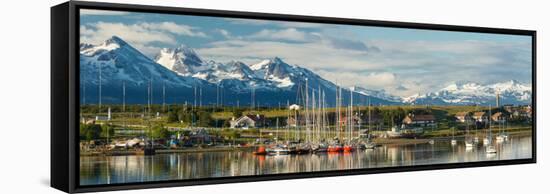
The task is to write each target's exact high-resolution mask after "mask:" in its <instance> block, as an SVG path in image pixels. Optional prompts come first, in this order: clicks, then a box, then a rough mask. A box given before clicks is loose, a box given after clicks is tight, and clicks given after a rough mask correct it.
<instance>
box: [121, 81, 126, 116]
mask: <svg viewBox="0 0 550 194" xmlns="http://www.w3.org/2000/svg"><path fill="white" fill-rule="evenodd" d="M122 112H126V81H123V82H122Z"/></svg>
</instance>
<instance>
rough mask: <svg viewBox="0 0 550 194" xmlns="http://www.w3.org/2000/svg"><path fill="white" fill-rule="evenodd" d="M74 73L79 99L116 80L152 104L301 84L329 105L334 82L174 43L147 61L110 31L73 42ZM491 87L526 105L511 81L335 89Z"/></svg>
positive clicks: (272, 101) (269, 93) (106, 97)
mask: <svg viewBox="0 0 550 194" xmlns="http://www.w3.org/2000/svg"><path fill="white" fill-rule="evenodd" d="M100 74H101V76H100ZM100 77H101V84H99V79H100ZM80 78H81V81H80V87H81V97H82V99H81V100H84V98H85V99H86V100H88V103H95V102H97V101H98V99H99V96H100V95H99V91H100V90H99V88H100V85H101V91H102V92H101V93H102V94H101V97H102V100H103V102H104V103H120V102H121V101H122V93H123V92H122V90H123V84H124V86H125V87H124V88H125V89H126V95H127V96H131V98H128V99H127V100H126V102H127V103H146V102H147V101H148V100H149V98H150V97H148V96H149V93H151V94H150V95H151V96H152V97H151V98H152V99H151V100H152V101H153V102H154V103H159V102H160V100H161V99H166V100H167V102H168V103H170V102H176V103H181V102H184V101H187V102H194V101H200V102H201V103H202V102H203V104H212V103H218V102H219V101H220V98H222V97H218V96H223V101H224V102H223V103H226V104H237V103H240V104H242V105H246V104H247V103H248V104H250V103H251V102H252V97H251V96H254V97H255V99H256V100H255V103H259V104H262V105H267V106H270V105H271V106H273V105H277V104H281V103H286V102H287V101H288V102H290V103H303V101H304V99H302V98H303V97H304V92H305V91H306V90H305V88H306V84H307V88H308V89H307V92H308V94H310V95H311V96H313V93H315V92H316V93H317V97H319V96H318V95H319V91H323V92H324V93H325V98H326V99H325V100H326V101H327V104H328V105H329V106H330V105H334V101H335V95H336V90H337V88H338V86H336V84H334V83H332V82H330V81H328V80H326V79H324V78H323V77H321V76H319V75H318V74H316V73H315V72H313V71H311V70H309V69H307V68H304V67H300V66H298V65H291V64H288V63H286V62H285V61H283V60H282V59H281V58H279V57H273V58H269V59H265V60H262V61H260V62H258V63H255V64H249V65H247V64H245V63H243V62H240V61H230V62H227V63H220V62H216V61H212V60H205V59H204V58H202V57H200V56H199V55H198V53H196V52H195V51H194V50H193V49H192V48H190V47H188V46H185V45H182V46H179V47H177V48H173V49H168V48H165V49H162V50H160V51H159V54H158V55H157V56H156V57H155V60H152V59H150V58H148V57H147V56H145V55H143V54H142V53H141V52H140V51H138V50H137V49H135V48H134V47H132V46H131V45H130V44H128V43H126V42H125V41H123V40H122V39H120V38H119V37H116V36H113V37H112V38H110V39H108V40H105V41H104V42H103V43H101V44H97V45H92V44H86V43H82V44H81V45H80ZM150 85H151V86H150ZM150 87H151V92H150V91H149V90H150V89H149V88H150ZM220 88H221V89H220ZM164 90H166V91H164ZM197 90H198V91H197ZM350 91H351V92H350ZM497 91H498V92H499V93H500V98H501V102H502V104H507V103H511V104H528V103H530V100H531V85H530V84H522V83H519V82H517V81H514V80H512V81H507V82H502V83H495V84H490V85H480V84H476V83H462V84H451V85H449V86H447V87H445V88H443V89H441V90H439V91H437V92H432V93H428V94H417V95H414V96H410V97H405V98H401V97H397V96H393V95H390V94H388V93H386V92H385V91H384V90H372V89H366V88H361V87H352V88H349V89H348V88H345V89H343V103H344V104H345V103H348V102H349V99H350V95H354V103H356V104H365V103H367V101H370V102H371V103H372V104H445V105H449V104H456V105H465V104H489V103H492V102H494V101H495V95H496V93H497ZM197 92H198V94H197ZM252 92H254V94H253V95H251V94H252ZM163 93H165V94H166V96H162V94H163ZM197 98H200V99H198V100H197Z"/></svg>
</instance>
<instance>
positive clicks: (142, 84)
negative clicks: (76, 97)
mask: <svg viewBox="0 0 550 194" xmlns="http://www.w3.org/2000/svg"><path fill="white" fill-rule="evenodd" d="M100 79H101V88H102V98H103V99H102V100H103V101H104V102H105V103H108V102H118V101H120V98H121V95H122V87H123V84H124V86H125V88H126V90H127V93H128V94H129V95H134V96H138V98H139V96H147V90H148V89H147V88H148V87H149V85H150V82H151V85H152V87H153V90H158V89H160V88H162V87H163V86H164V87H166V88H180V89H181V88H191V87H192V86H193V85H205V86H204V87H212V86H208V84H207V83H206V82H204V81H203V80H201V79H197V78H193V77H183V76H179V75H178V74H176V73H175V72H173V71H171V70H169V69H167V68H165V67H163V66H161V65H159V64H158V63H156V62H154V61H152V60H151V59H150V58H148V57H147V56H145V55H143V54H142V53H141V52H139V51H138V50H137V49H135V48H133V47H132V46H131V45H129V44H128V43H126V42H125V41H124V40H122V39H121V38H119V37H116V36H113V37H111V38H109V39H108V40H105V41H104V42H103V43H101V44H97V45H92V44H86V43H83V44H81V45H80V80H81V81H80V86H81V88H82V89H81V90H82V91H83V92H86V97H87V98H88V100H89V101H94V100H97V98H99V97H97V96H98V95H97V94H98V93H99V91H98V89H97V88H99V86H100V84H99V83H100V81H99V80H100ZM86 87H87V90H86ZM143 99H147V98H146V97H144V98H143ZM130 102H131V101H130Z"/></svg>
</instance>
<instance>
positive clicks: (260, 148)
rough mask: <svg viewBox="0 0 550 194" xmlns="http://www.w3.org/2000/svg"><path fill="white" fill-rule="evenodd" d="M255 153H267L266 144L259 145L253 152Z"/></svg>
mask: <svg viewBox="0 0 550 194" xmlns="http://www.w3.org/2000/svg"><path fill="white" fill-rule="evenodd" d="M252 154H254V155H266V154H267V151H266V149H265V146H263V145H262V146H259V147H258V149H257V150H256V151H255V152H252Z"/></svg>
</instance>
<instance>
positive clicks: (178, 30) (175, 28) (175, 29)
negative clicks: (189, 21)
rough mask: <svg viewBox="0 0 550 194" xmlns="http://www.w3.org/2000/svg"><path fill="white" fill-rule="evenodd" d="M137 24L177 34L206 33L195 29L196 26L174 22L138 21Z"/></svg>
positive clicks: (198, 35)
mask: <svg viewBox="0 0 550 194" xmlns="http://www.w3.org/2000/svg"><path fill="white" fill-rule="evenodd" d="M137 25H138V26H141V27H143V28H145V29H148V30H151V31H154V30H159V31H166V32H170V33H174V34H177V35H185V36H191V37H203V38H204V37H207V36H206V34H204V33H203V32H199V31H196V30H197V28H194V27H191V26H188V25H182V24H176V23H174V22H160V23H139V24H137Z"/></svg>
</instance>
